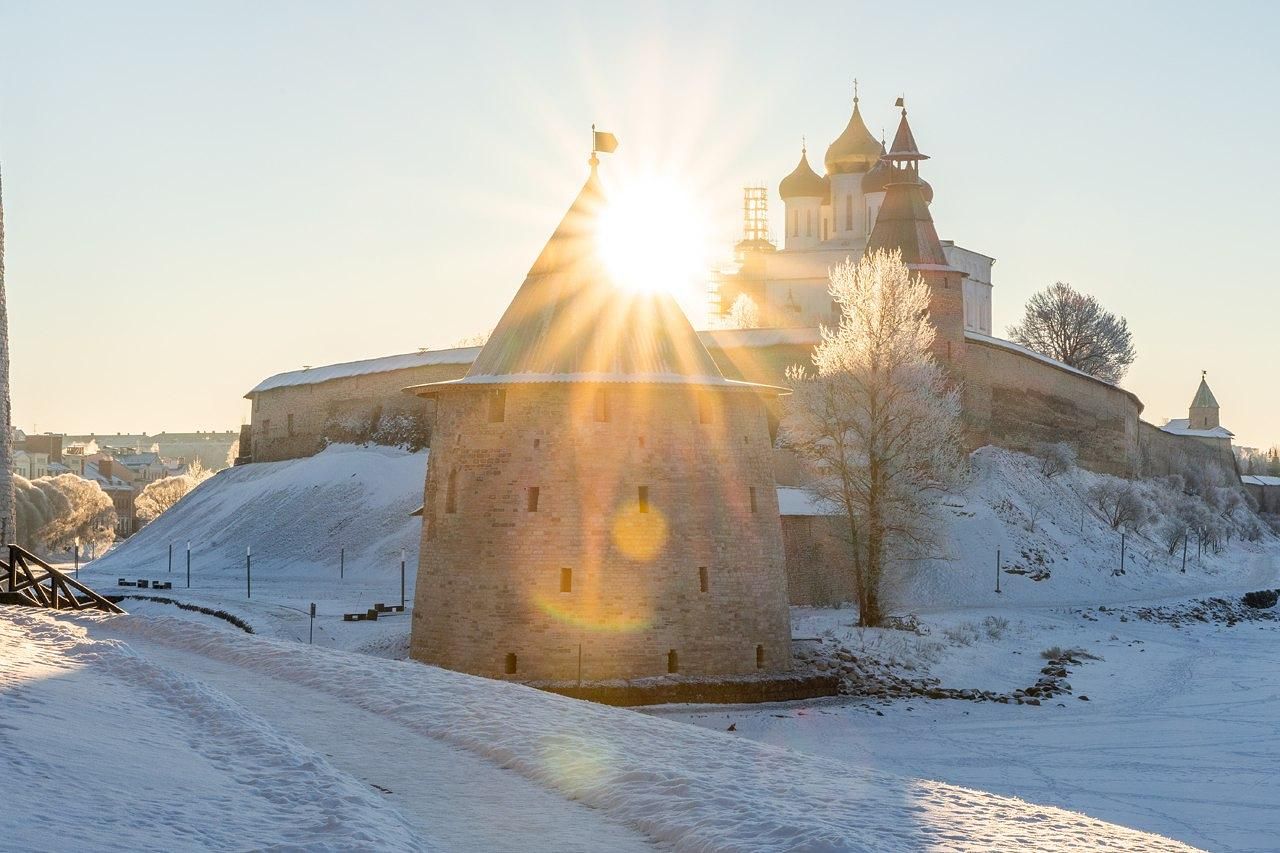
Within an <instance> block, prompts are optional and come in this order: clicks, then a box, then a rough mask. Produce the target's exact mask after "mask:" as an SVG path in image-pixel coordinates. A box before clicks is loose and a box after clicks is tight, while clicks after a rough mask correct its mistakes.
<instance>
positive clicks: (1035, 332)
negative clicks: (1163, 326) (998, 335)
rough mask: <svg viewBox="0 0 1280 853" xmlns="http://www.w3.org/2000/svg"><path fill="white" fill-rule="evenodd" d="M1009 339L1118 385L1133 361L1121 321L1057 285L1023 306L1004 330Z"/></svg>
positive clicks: (1090, 299) (1087, 298) (1065, 286)
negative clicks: (1021, 312) (1018, 319)
mask: <svg viewBox="0 0 1280 853" xmlns="http://www.w3.org/2000/svg"><path fill="white" fill-rule="evenodd" d="M1009 337H1010V339H1012V340H1013V341H1015V342H1016V343H1019V344H1022V345H1023V346H1025V347H1028V348H1030V349H1033V350H1035V351H1036V352H1039V353H1043V354H1044V355H1047V356H1049V357H1050V358H1055V359H1057V360H1058V361H1060V362H1062V363H1063V364H1067V365H1070V366H1071V367H1074V368H1076V369H1077V370H1083V371H1084V372H1085V373H1088V374H1089V375H1090V376H1096V377H1098V378H1099V379H1105V380H1107V381H1108V382H1119V381H1120V380H1121V379H1122V378H1123V377H1124V375H1125V373H1126V372H1127V371H1128V370H1129V365H1131V364H1133V360H1134V359H1135V358H1137V350H1135V349H1134V346H1133V334H1132V333H1131V332H1130V331H1129V324H1128V323H1127V322H1126V321H1125V319H1124V318H1123V317H1117V316H1116V315H1115V314H1112V313H1111V312H1110V311H1108V310H1106V309H1105V308H1103V307H1102V304H1101V303H1100V302H1098V300H1097V299H1095V298H1094V297H1092V296H1089V295H1087V294H1084V293H1080V292H1079V291H1078V290H1076V289H1075V288H1073V287H1072V286H1071V285H1069V284H1064V283H1063V282H1057V283H1056V284H1053V285H1052V286H1050V287H1047V288H1045V289H1044V290H1042V291H1040V292H1039V293H1037V294H1035V295H1034V296H1032V297H1031V299H1029V300H1028V301H1027V307H1026V313H1025V314H1024V315H1023V317H1022V322H1020V323H1017V324H1015V325H1013V326H1010V327H1009Z"/></svg>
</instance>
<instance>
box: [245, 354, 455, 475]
mask: <svg viewBox="0 0 1280 853" xmlns="http://www.w3.org/2000/svg"><path fill="white" fill-rule="evenodd" d="M469 367H470V365H467V364H439V365H427V366H423V367H409V368H403V369H400V370H389V371H386V372H383V373H371V374H367V375H364V376H350V377H345V378H342V379H330V380H328V381H326V382H318V383H314V384H310V385H294V386H285V387H283V388H272V389H270V390H268V391H262V392H259V393H258V394H256V395H254V400H253V416H252V420H251V423H250V427H251V433H252V438H253V461H254V462H276V461H279V460H281V459H297V458H299V457H303V456H311V455H313V454H315V453H318V452H319V451H320V450H321V449H323V448H324V446H325V444H327V443H328V442H330V441H344V442H353V443H363V442H366V441H372V442H374V443H375V444H408V445H409V446H411V447H412V446H418V447H422V446H426V444H427V442H428V440H429V439H430V424H431V406H432V404H431V403H430V401H428V400H424V399H422V398H420V397H415V396H413V395H411V394H406V393H404V389H405V388H406V387H408V386H410V385H420V384H424V383H427V382H440V381H443V380H446V379H458V378H460V377H462V376H463V375H465V374H466V372H467V369H468V368H469ZM291 415H292V426H290V416H291ZM241 452H242V453H243V449H242V451H241Z"/></svg>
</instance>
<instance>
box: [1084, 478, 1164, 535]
mask: <svg viewBox="0 0 1280 853" xmlns="http://www.w3.org/2000/svg"><path fill="white" fill-rule="evenodd" d="M1089 500H1090V502H1091V503H1092V504H1093V506H1094V507H1095V508H1096V509H1097V510H1098V512H1100V513H1102V517H1103V518H1104V519H1106V522H1107V524H1109V525H1111V529H1112V530H1119V529H1120V528H1122V527H1123V528H1124V529H1126V530H1129V531H1138V530H1141V529H1142V526H1143V525H1145V524H1146V523H1147V522H1148V521H1150V520H1151V508H1150V507H1149V506H1148V505H1147V503H1146V501H1145V500H1143V497H1142V494H1141V493H1140V492H1139V491H1138V489H1137V488H1135V487H1134V486H1133V484H1131V483H1123V482H1120V481H1117V480H1112V479H1107V480H1104V481H1103V482H1101V483H1098V484H1097V485H1096V486H1094V487H1093V488H1092V489H1090V490H1089Z"/></svg>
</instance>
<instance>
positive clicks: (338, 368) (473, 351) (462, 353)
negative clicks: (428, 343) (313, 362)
mask: <svg viewBox="0 0 1280 853" xmlns="http://www.w3.org/2000/svg"><path fill="white" fill-rule="evenodd" d="M479 353H480V347H455V348H454V349H438V350H425V351H420V352H410V353H405V354H403V355H387V356H383V357H381V358H366V359H364V360H362V361H345V362H342V363H341V364H329V365H325V366H324V367H310V368H304V369H302V370H291V371H289V372H288V373H277V374H276V375H275V376H272V377H269V378H267V379H264V380H262V381H261V382H259V383H258V384H257V385H255V386H254V388H253V390H252V391H250V392H249V393H248V394H245V397H252V396H253V395H254V394H260V393H262V392H263V391H271V390H273V389H275V388H288V387H293V386H296V385H316V384H319V383H321V382H328V381H330V380H332V379H347V378H349V377H352V376H367V375H369V374H371V373H387V372H388V371H392V370H406V369H408V368H411V367H429V366H431V365H436V364H471V363H472V362H473V361H475V360H476V356H477V355H478V354H479Z"/></svg>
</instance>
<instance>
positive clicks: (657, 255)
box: [598, 175, 710, 294]
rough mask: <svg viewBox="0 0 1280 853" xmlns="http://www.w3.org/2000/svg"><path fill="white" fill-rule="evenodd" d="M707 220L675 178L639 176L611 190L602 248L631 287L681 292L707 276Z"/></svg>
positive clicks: (633, 289)
mask: <svg viewBox="0 0 1280 853" xmlns="http://www.w3.org/2000/svg"><path fill="white" fill-rule="evenodd" d="M705 223H706V215H705V213H704V212H703V211H701V210H699V209H698V205H697V204H695V203H694V201H693V198H692V197H691V196H690V195H689V193H687V192H685V191H684V190H682V189H681V188H680V186H679V185H678V184H677V183H676V182H675V181H673V180H671V179H670V178H666V177H662V176H656V175H650V176H647V177H644V178H635V179H632V180H629V181H627V183H626V185H625V186H622V187H618V188H616V189H613V188H611V189H610V190H609V202H608V204H607V205H606V207H605V209H604V210H603V211H602V212H601V215H600V230H599V235H598V239H599V241H600V252H601V255H602V256H603V258H604V262H605V264H607V265H608V267H609V272H610V273H611V274H612V275H613V277H614V279H615V280H616V281H617V282H618V284H619V285H620V286H621V287H623V288H625V289H626V290H628V291H631V292H634V293H668V294H679V293H682V292H684V291H686V290H688V289H689V288H690V287H695V288H696V287H697V286H698V284H699V283H700V282H702V280H703V279H704V278H705V277H706V270H707V269H708V267H709V265H710V260H709V258H710V252H709V250H708V247H709V242H708V239H707V233H706V225H705Z"/></svg>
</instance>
